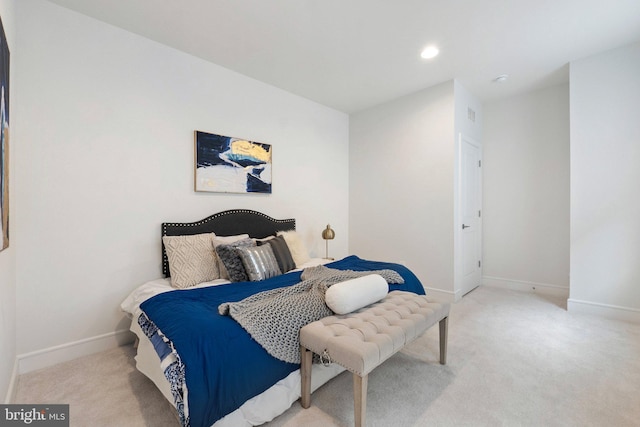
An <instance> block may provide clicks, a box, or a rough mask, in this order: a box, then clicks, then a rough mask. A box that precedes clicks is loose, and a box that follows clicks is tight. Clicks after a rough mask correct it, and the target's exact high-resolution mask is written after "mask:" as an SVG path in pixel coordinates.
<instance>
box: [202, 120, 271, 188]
mask: <svg viewBox="0 0 640 427" xmlns="http://www.w3.org/2000/svg"><path fill="white" fill-rule="evenodd" d="M195 145H196V148H195V151H196V168H195V169H196V170H195V190H196V191H209V192H216V193H271V145H270V144H262V143H259V142H253V141H248V140H246V139H242V138H233V137H229V136H223V135H216V134H213V133H206V132H200V131H195Z"/></svg>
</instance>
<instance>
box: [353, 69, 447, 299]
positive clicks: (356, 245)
mask: <svg viewBox="0 0 640 427" xmlns="http://www.w3.org/2000/svg"><path fill="white" fill-rule="evenodd" d="M453 164H454V84H453V81H449V82H446V83H443V84H440V85H438V86H435V87H432V88H429V89H426V90H423V91H420V92H417V93H415V94H412V95H408V96H405V97H402V98H400V99H397V100H395V101H391V102H389V103H385V104H383V105H380V106H377V107H374V108H371V109H368V110H365V111H362V112H360V113H357V114H354V115H352V116H351V119H350V153H349V189H350V190H349V191H350V200H349V223H350V235H349V249H350V251H351V252H353V253H354V254H357V255H359V256H361V257H363V258H369V259H378V260H388V261H394V262H402V263H404V264H405V265H407V266H408V267H409V268H410V269H412V270H413V271H414V272H415V273H416V275H417V276H418V277H419V279H420V280H421V281H422V284H423V285H424V287H425V288H427V289H428V290H429V289H431V290H433V292H434V293H436V292H441V293H443V294H444V295H445V296H449V297H452V296H453V196H454V193H453V175H454V174H453Z"/></svg>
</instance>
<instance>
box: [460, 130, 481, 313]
mask: <svg viewBox="0 0 640 427" xmlns="http://www.w3.org/2000/svg"><path fill="white" fill-rule="evenodd" d="M463 141H466V142H468V143H470V144H471V145H473V146H475V147H476V148H478V159H479V161H480V173H479V175H478V176H479V178H478V180H479V182H478V204H479V209H480V212H481V215H480V217H479V218H478V239H479V252H480V254H479V255H480V256H479V258H480V260H479V261H480V278H481V280H482V275H483V269H484V262H483V251H482V246H483V245H482V217H483V215H482V166H483V165H482V144H481V143H480V142H479V141H478V140H476V139H474V138H472V137H470V136H468V135H465V134H463V133H462V132H459V133H458V135H457V138H456V144H455V159H456V160H455V167H454V169H455V170H454V209H453V210H454V221H453V238H454V262H453V265H454V298H455V301H459V300H460V299H461V298H462V297H463V295H464V293H463V289H462V278H463V265H462V194H463V192H462V182H463V180H462V144H463Z"/></svg>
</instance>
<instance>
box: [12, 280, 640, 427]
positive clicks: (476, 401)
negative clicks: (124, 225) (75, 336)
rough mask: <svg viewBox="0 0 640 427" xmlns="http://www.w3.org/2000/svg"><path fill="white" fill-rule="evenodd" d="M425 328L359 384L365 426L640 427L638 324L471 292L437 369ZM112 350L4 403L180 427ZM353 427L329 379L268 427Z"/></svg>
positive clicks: (20, 389) (538, 299) (348, 378)
mask: <svg viewBox="0 0 640 427" xmlns="http://www.w3.org/2000/svg"><path fill="white" fill-rule="evenodd" d="M437 330H438V328H437V327H434V328H431V330H429V331H428V332H427V333H426V334H425V335H423V336H422V337H420V338H419V339H418V340H416V341H414V342H413V343H412V344H410V345H409V346H408V347H406V348H405V350H403V351H402V352H400V353H398V354H396V355H395V356H393V357H392V358H391V359H389V360H388V361H386V362H385V363H384V364H382V365H381V366H379V367H378V368H376V369H375V370H374V371H373V372H372V373H371V374H370V375H369V393H368V398H367V399H368V401H367V425H368V426H370V427H374V426H380V427H382V426H384V427H387V426H401V427H404V426H407V427H409V426H581V427H582V426H620V427H624V426H640V356H639V355H640V325H638V324H632V323H625V322H620V321H614V320H608V319H603V318H599V317H595V316H588V315H580V314H573V313H569V312H567V311H566V301H564V300H563V299H560V298H556V297H550V296H546V295H541V294H532V293H523V292H515V291H509V290H504V289H497V288H491V287H480V288H478V289H476V290H474V291H473V292H471V293H470V294H468V295H466V296H465V297H464V298H463V299H462V300H461V301H459V302H458V303H456V304H454V305H452V309H451V316H450V320H449V350H448V359H447V362H448V363H447V365H446V366H442V365H440V364H439V363H438V355H439V353H438V352H439V347H438V331H437ZM134 353H135V350H134V349H133V347H132V346H130V345H129V346H123V347H120V348H116V349H112V350H109V351H106V352H102V353H98V354H95V355H91V356H86V357H82V358H79V359H76V360H73V361H70V362H66V363H63V364H59V365H56V366H53V367H50V368H46V369H43V370H39V371H35V372H31V373H28V374H24V375H21V376H20V377H19V378H18V383H17V391H16V399H15V402H14V403H68V404H70V418H71V425H72V426H79V427H80V426H97V427H99V426H149V427H164V426H171V427H176V426H179V423H178V421H177V418H176V416H175V415H174V412H173V410H172V408H171V407H170V405H169V404H168V402H167V401H166V400H165V399H164V397H163V396H162V395H161V393H160V392H159V391H158V390H157V389H156V388H155V386H154V385H153V384H152V383H151V381H149V380H148V379H147V378H146V377H145V376H143V375H142V374H141V373H139V372H138V371H137V370H136V369H135V365H134V364H135V362H134V360H133V357H134ZM350 425H353V397H352V375H351V374H349V373H348V372H345V373H342V374H340V375H339V376H338V377H336V378H334V379H333V380H331V381H329V382H328V383H327V384H325V385H324V386H322V387H321V388H320V389H318V390H317V391H316V392H315V393H314V394H313V395H312V402H311V407H310V408H309V409H306V410H305V409H302V407H301V406H300V404H299V403H298V402H296V403H294V404H293V405H292V407H291V408H290V409H289V410H288V411H286V412H285V413H284V414H282V415H281V416H279V417H277V418H276V419H275V420H273V421H272V422H270V423H268V424H267V426H269V427H297V426H304V427H307V426H318V427H320V426H322V427H343V426H345V427H346V426H350Z"/></svg>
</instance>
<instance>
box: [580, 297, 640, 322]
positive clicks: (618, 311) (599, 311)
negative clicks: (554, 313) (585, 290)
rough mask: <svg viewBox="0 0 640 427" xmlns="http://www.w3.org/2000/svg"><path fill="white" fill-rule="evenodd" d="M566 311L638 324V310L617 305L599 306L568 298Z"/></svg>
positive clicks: (639, 312)
mask: <svg viewBox="0 0 640 427" xmlns="http://www.w3.org/2000/svg"><path fill="white" fill-rule="evenodd" d="M567 311H570V312H571V313H581V314H590V315H596V316H600V317H606V318H608V319H614V320H622V321H624V322H631V323H640V310H638V309H637V308H631V307H621V306H619V305H610V304H601V303H597V302H591V301H581V300H577V299H572V298H569V299H568V300H567Z"/></svg>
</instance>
